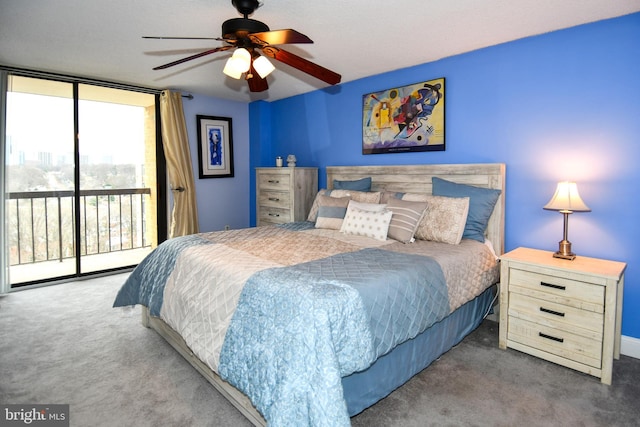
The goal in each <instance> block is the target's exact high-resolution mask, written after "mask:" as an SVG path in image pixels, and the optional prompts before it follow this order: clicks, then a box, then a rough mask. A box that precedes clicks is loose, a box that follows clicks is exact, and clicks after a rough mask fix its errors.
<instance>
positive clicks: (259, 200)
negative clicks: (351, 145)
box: [256, 167, 318, 227]
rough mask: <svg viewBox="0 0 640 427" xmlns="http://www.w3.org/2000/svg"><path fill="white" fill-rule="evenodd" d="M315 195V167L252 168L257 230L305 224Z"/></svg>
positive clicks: (316, 171) (316, 184)
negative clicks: (297, 222) (283, 225)
mask: <svg viewBox="0 0 640 427" xmlns="http://www.w3.org/2000/svg"><path fill="white" fill-rule="evenodd" d="M317 192H318V168H307V167H302V168H301V167H282V168H278V167H276V168H256V210H257V212H256V219H257V225H258V227H259V226H261V225H269V224H284V223H286V222H292V221H305V220H306V219H307V215H308V214H309V209H311V204H312V203H313V200H314V198H315V196H316V193H317Z"/></svg>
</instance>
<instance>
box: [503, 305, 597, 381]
mask: <svg viewBox="0 0 640 427" xmlns="http://www.w3.org/2000/svg"><path fill="white" fill-rule="evenodd" d="M507 336H508V339H509V340H511V341H513V342H517V343H520V344H524V345H526V346H528V347H531V348H535V349H538V350H542V351H544V352H547V353H551V354H555V355H557V356H560V357H563V358H565V359H569V360H573V361H576V362H579V363H583V364H585V365H588V366H592V367H594V368H598V369H599V368H600V367H601V364H602V363H601V361H602V341H597V340H593V339H589V338H585V337H582V336H579V335H576V334H572V333H569V332H566V331H561V330H559V329H555V328H550V327H547V326H544V325H540V324H537V323H533V322H528V321H526V320H522V319H517V318H514V317H509V331H508V335H507Z"/></svg>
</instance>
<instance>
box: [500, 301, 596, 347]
mask: <svg viewBox="0 0 640 427" xmlns="http://www.w3.org/2000/svg"><path fill="white" fill-rule="evenodd" d="M509 316H511V317H515V318H518V319H523V320H527V321H530V322H533V323H537V324H539V325H543V326H548V327H552V328H555V329H558V330H561V331H566V332H570V333H574V334H577V335H580V336H583V337H585V338H589V339H593V340H598V341H601V340H602V328H603V325H604V315H603V314H602V313H596V312H593V311H587V310H581V309H579V308H575V307H571V306H568V305H562V304H557V303H554V302H551V301H546V300H542V299H538V298H533V297H530V296H527V295H522V294H519V293H517V292H510V293H509Z"/></svg>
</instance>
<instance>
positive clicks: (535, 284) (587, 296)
mask: <svg viewBox="0 0 640 427" xmlns="http://www.w3.org/2000/svg"><path fill="white" fill-rule="evenodd" d="M512 286H518V287H520V288H521V289H520V292H521V293H526V294H527V295H530V296H532V297H535V298H539V299H543V300H546V301H551V302H555V303H557V304H562V305H568V306H572V307H576V308H580V309H583V310H588V311H594V312H596V313H602V312H603V311H604V287H603V286H599V285H594V284H591V283H586V282H581V281H577V280H571V279H566V278H563V277H558V276H551V275H547V274H542V273H536V272H531V271H525V270H520V269H517V268H512V269H511V270H510V272H509V287H510V288H511V287H512ZM510 290H511V291H513V289H510Z"/></svg>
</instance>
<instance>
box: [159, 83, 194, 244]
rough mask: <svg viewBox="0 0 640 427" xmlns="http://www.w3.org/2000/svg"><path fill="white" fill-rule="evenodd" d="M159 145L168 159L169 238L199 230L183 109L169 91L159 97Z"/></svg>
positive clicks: (174, 93) (178, 99)
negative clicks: (160, 142) (160, 140)
mask: <svg viewBox="0 0 640 427" xmlns="http://www.w3.org/2000/svg"><path fill="white" fill-rule="evenodd" d="M160 119H161V121H162V145H163V146H164V155H165V157H166V158H167V172H168V174H169V185H170V186H171V191H172V194H173V210H172V213H171V227H170V232H169V237H178V236H186V235H188V234H194V233H197V232H198V210H197V204H196V189H195V181H194V179H193V168H192V167H191V151H190V150H189V138H188V137H187V126H186V124H185V121H184V111H183V109H182V95H181V94H180V93H179V92H171V91H169V90H164V91H162V95H161V96H160Z"/></svg>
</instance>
